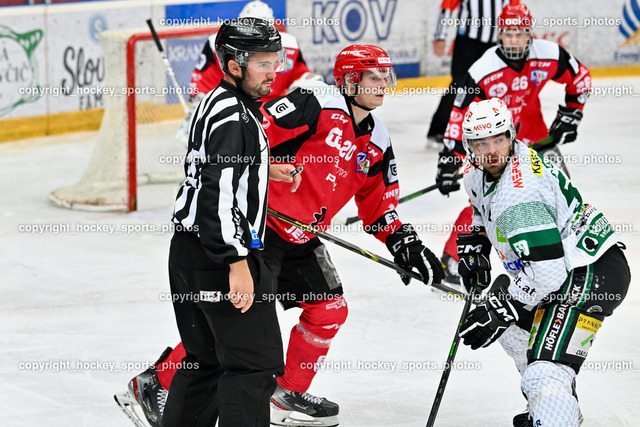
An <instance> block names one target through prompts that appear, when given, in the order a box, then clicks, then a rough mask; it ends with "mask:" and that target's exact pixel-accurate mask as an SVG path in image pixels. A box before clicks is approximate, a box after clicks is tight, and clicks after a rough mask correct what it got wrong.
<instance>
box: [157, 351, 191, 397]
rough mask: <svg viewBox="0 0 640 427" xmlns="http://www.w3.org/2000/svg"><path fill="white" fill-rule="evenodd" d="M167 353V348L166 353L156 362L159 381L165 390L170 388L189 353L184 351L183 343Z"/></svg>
mask: <svg viewBox="0 0 640 427" xmlns="http://www.w3.org/2000/svg"><path fill="white" fill-rule="evenodd" d="M170 348H171V347H168V348H167V349H170ZM166 353H167V351H166V350H165V353H162V356H160V359H158V361H157V362H156V369H157V370H158V381H160V385H161V386H162V388H164V389H165V390H169V386H170V385H171V380H172V379H173V376H174V375H175V374H176V371H177V370H178V367H179V366H180V363H181V362H182V359H183V358H184V357H185V356H186V355H187V353H186V352H185V351H184V347H183V346H182V343H179V344H178V345H177V346H176V348H174V349H173V351H171V353H169V354H166ZM163 356H164V357H163Z"/></svg>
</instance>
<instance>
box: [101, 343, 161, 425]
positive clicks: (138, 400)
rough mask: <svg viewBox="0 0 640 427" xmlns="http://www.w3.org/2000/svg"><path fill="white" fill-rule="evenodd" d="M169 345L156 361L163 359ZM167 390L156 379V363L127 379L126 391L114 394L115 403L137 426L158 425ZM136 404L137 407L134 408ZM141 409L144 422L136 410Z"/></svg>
mask: <svg viewBox="0 0 640 427" xmlns="http://www.w3.org/2000/svg"><path fill="white" fill-rule="evenodd" d="M171 350H172V349H171V347H168V348H167V349H166V350H165V351H164V352H163V353H162V355H161V356H160V359H158V362H156V364H157V363H160V361H162V360H164V359H165V358H166V357H167V355H168V354H169V353H171ZM168 394H169V391H168V390H165V389H164V388H163V387H162V385H161V384H160V381H158V371H157V370H156V365H153V366H151V367H150V368H148V369H147V370H146V371H144V372H142V373H140V374H138V375H136V376H135V377H133V378H132V379H131V381H129V385H128V387H127V391H124V392H120V393H117V394H116V395H114V396H113V397H114V399H115V400H116V403H117V404H118V405H119V406H120V409H122V411H123V412H124V413H125V415H126V416H127V417H129V419H130V420H131V421H132V422H133V424H135V425H136V426H138V427H148V426H149V425H151V426H152V427H159V426H160V425H161V423H162V414H163V413H164V405H165V403H166V402H167V395H168ZM136 406H138V409H137V410H136ZM140 409H142V413H143V414H144V418H146V419H147V422H148V423H145V422H144V421H143V419H142V417H141V416H140V415H139V414H138V411H139V410H140Z"/></svg>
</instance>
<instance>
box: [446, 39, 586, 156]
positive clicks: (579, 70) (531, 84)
mask: <svg viewBox="0 0 640 427" xmlns="http://www.w3.org/2000/svg"><path fill="white" fill-rule="evenodd" d="M550 80H553V81H556V82H558V83H562V84H565V85H566V87H565V93H566V95H565V102H566V105H567V107H571V108H579V109H582V108H583V107H584V104H585V102H586V101H587V97H588V91H589V90H590V89H591V75H590V73H589V70H588V69H587V67H585V66H584V65H582V64H581V63H580V62H578V60H577V59H576V58H574V57H573V55H571V54H570V53H569V52H567V51H566V50H565V49H563V48H562V47H560V46H559V45H558V44H557V43H554V42H551V41H548V40H537V39H534V40H533V41H532V43H531V47H530V49H529V54H528V56H527V59H526V61H525V62H524V64H523V66H522V69H521V70H518V69H515V68H514V66H513V65H512V64H509V61H508V60H507V59H505V57H504V56H503V55H502V53H501V52H500V50H499V48H498V46H494V47H492V48H490V49H489V50H487V51H486V52H485V53H484V55H482V57H481V58H480V59H478V60H477V61H476V62H475V63H474V64H473V65H472V66H471V68H469V72H468V74H467V77H466V80H465V83H464V87H463V88H459V89H458V95H457V96H456V100H455V103H454V106H453V109H452V110H451V115H450V117H449V124H448V126H447V130H446V133H445V145H446V146H447V147H448V148H449V149H453V148H454V146H456V147H458V148H456V149H455V151H457V152H459V153H460V154H463V153H464V150H462V151H460V150H461V149H462V144H461V139H462V120H463V118H464V113H465V112H466V109H467V107H468V106H469V104H471V102H472V101H481V100H484V99H490V98H500V99H502V100H503V101H504V102H505V103H506V104H507V107H508V108H509V110H510V111H511V113H512V114H513V122H514V125H515V126H516V129H518V135H517V137H518V139H519V140H521V141H523V142H524V143H526V144H529V145H531V144H533V143H534V142H537V141H539V140H541V139H544V138H546V137H547V135H548V129H547V126H546V124H545V123H544V119H543V117H542V111H541V110H540V98H539V94H540V91H541V90H542V88H543V87H544V86H545V85H546V84H547V82H549V81H550Z"/></svg>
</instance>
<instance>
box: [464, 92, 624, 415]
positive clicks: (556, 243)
mask: <svg viewBox="0 0 640 427" xmlns="http://www.w3.org/2000/svg"><path fill="white" fill-rule="evenodd" d="M462 130H463V136H462V138H463V143H464V146H465V149H466V151H467V160H466V163H465V167H464V178H463V179H464V187H465V190H466V191H467V193H468V195H469V198H470V200H471V204H472V205H473V208H474V215H473V232H472V233H471V234H465V235H460V237H459V238H458V252H459V255H460V263H459V265H458V271H459V273H460V275H461V276H462V278H463V281H464V284H465V287H467V288H468V289H471V288H472V286H473V285H474V284H475V283H478V286H480V287H487V286H488V285H489V283H490V270H491V265H490V262H489V255H490V251H491V246H493V248H494V249H495V251H496V252H497V254H498V255H499V257H500V259H501V261H502V264H503V266H504V268H505V270H506V272H507V274H503V275H500V276H499V277H498V278H496V280H495V282H494V284H493V287H492V289H491V290H490V292H489V295H488V298H487V300H486V301H485V302H484V303H482V304H480V305H479V306H478V307H477V308H475V309H474V310H472V311H471V312H470V313H469V314H468V316H467V317H466V318H465V320H464V322H463V324H462V326H461V328H460V330H461V333H460V336H461V337H462V338H463V340H464V344H466V345H469V346H471V348H472V349H474V350H475V349H478V348H480V347H487V346H488V345H490V344H491V343H493V342H494V341H496V340H498V339H500V342H501V344H502V345H503V347H505V350H506V351H507V353H508V354H509V355H510V356H512V357H513V358H514V360H515V361H516V366H517V367H518V369H519V371H520V373H521V374H522V382H521V388H522V392H523V393H524V395H525V396H526V398H527V402H528V408H529V413H528V414H526V415H525V416H524V417H522V416H521V417H516V418H515V419H514V425H521V426H527V425H536V426H538V425H540V426H577V425H578V424H579V418H580V410H579V408H578V401H577V398H576V396H575V391H574V388H573V385H574V379H575V377H576V374H577V373H578V372H579V370H580V366H581V365H582V363H583V362H584V360H585V358H586V357H587V354H588V352H589V348H590V347H591V345H592V343H593V340H594V339H595V336H596V333H597V331H598V329H599V328H600V326H601V325H602V321H603V320H604V319H605V317H607V316H609V315H611V314H612V312H613V311H614V309H615V308H616V307H618V305H620V303H621V302H622V300H623V299H624V297H625V295H626V293H627V289H628V286H629V281H630V272H629V266H628V264H627V261H626V259H625V257H624V254H623V252H622V249H623V248H624V245H622V244H620V243H618V237H617V235H616V233H615V232H614V230H613V228H612V226H611V224H610V223H609V222H608V221H607V219H606V218H605V217H604V216H603V214H602V213H601V212H600V211H598V209H596V208H595V207H594V206H593V205H591V204H589V203H586V202H584V201H583V200H582V196H581V195H580V192H579V191H578V190H577V189H576V188H575V187H574V185H573V184H572V183H571V181H570V180H569V179H568V178H567V176H566V175H565V174H564V173H563V172H562V171H561V170H560V169H559V168H558V167H556V166H555V165H553V164H552V163H550V162H549V161H548V160H546V159H544V158H543V157H541V156H540V155H539V154H538V153H536V152H535V151H533V150H531V149H530V148H529V147H528V146H527V145H525V144H524V143H522V142H520V141H518V140H516V139H515V135H516V130H515V127H514V125H513V121H512V116H511V112H510V111H509V109H508V108H507V105H506V104H505V103H504V102H503V101H502V100H500V99H498V98H492V99H490V100H485V101H481V102H474V103H472V104H471V105H470V107H469V109H468V111H467V113H466V114H465V117H464V121H463V124H462ZM525 355H526V357H525ZM521 415H522V414H521ZM527 418H528V419H527ZM516 422H517V423H516Z"/></svg>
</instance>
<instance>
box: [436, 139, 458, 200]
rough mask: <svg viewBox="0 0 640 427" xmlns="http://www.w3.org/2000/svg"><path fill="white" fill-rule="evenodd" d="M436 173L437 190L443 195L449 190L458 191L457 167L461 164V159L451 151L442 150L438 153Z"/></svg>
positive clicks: (449, 191)
mask: <svg viewBox="0 0 640 427" xmlns="http://www.w3.org/2000/svg"><path fill="white" fill-rule="evenodd" d="M438 156H439V157H438V173H437V175H436V184H438V190H439V191H440V193H442V194H444V195H445V196H446V195H447V194H449V193H451V192H454V191H458V190H459V189H460V184H459V183H458V180H457V179H456V175H457V174H458V169H460V166H462V160H461V159H460V157H458V156H456V155H455V153H454V152H453V151H449V150H446V149H445V150H443V151H441V152H439V153H438Z"/></svg>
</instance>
